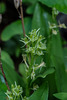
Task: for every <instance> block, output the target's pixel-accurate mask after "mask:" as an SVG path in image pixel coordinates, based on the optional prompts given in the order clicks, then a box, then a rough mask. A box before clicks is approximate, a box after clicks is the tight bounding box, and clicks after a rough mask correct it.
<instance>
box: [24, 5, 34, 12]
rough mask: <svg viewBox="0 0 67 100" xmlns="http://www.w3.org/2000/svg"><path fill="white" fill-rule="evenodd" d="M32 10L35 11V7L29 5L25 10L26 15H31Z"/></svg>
mask: <svg viewBox="0 0 67 100" xmlns="http://www.w3.org/2000/svg"><path fill="white" fill-rule="evenodd" d="M34 9H35V5H31V6H29V7H28V8H27V10H26V13H28V14H33V11H34Z"/></svg>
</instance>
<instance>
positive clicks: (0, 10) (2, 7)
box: [0, 2, 6, 14]
mask: <svg viewBox="0 0 67 100" xmlns="http://www.w3.org/2000/svg"><path fill="white" fill-rule="evenodd" d="M5 10H6V6H5V4H4V3H3V2H2V3H0V14H2V13H4V12H5Z"/></svg>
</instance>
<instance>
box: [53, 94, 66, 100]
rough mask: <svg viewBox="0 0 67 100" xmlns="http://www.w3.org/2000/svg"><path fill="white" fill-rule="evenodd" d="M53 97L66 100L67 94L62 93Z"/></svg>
mask: <svg viewBox="0 0 67 100" xmlns="http://www.w3.org/2000/svg"><path fill="white" fill-rule="evenodd" d="M53 96H55V97H56V98H58V99H61V100H67V93H64V92H60V93H55V94H53Z"/></svg>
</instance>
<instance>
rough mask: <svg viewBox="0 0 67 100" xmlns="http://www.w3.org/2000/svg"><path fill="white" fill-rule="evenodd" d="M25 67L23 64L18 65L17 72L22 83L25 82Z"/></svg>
mask: <svg viewBox="0 0 67 100" xmlns="http://www.w3.org/2000/svg"><path fill="white" fill-rule="evenodd" d="M25 68H26V65H25V64H22V63H21V64H20V65H19V72H20V74H21V75H22V77H23V80H24V82H26V71H25Z"/></svg>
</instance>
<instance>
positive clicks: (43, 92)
mask: <svg viewBox="0 0 67 100" xmlns="http://www.w3.org/2000/svg"><path fill="white" fill-rule="evenodd" d="M29 100H48V83H47V82H45V83H43V84H42V86H41V87H40V88H39V89H38V90H37V91H35V92H34V93H33V94H32V95H31V96H30V97H29Z"/></svg>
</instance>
